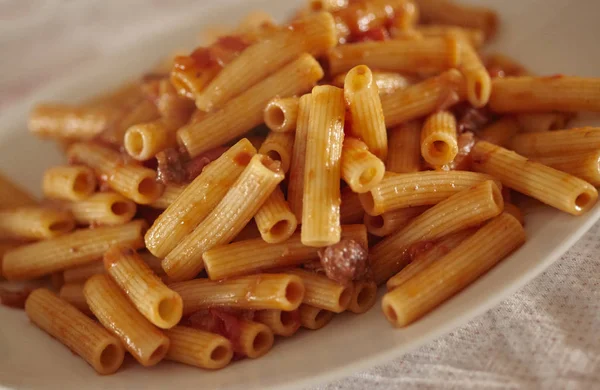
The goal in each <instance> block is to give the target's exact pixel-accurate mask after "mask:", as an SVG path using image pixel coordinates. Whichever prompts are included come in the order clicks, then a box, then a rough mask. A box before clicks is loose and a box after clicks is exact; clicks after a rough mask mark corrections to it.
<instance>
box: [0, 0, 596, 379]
mask: <svg viewBox="0 0 600 390" xmlns="http://www.w3.org/2000/svg"><path fill="white" fill-rule="evenodd" d="M201 4H202V1H200V0H195V1H194V0H172V1H164V0H163V1H161V0H144V1H142V0H129V1H119V0H86V1H75V0H70V1H68V0H64V1H61V0H3V1H2V0H0V115H1V114H2V111H3V110H7V109H9V107H10V105H11V104H15V103H18V101H19V100H21V99H24V98H26V97H27V96H28V95H29V94H31V93H32V92H34V91H35V90H36V89H37V88H40V87H42V86H43V85H44V84H45V83H47V82H48V81H51V80H53V79H55V78H57V77H59V76H62V75H65V74H67V73H68V72H69V70H70V69H71V68H72V67H75V66H77V65H80V64H85V63H86V62H87V61H93V59H94V58H97V57H98V56H101V55H103V54H105V53H110V52H113V51H115V50H117V49H119V48H122V47H126V46H127V45H131V44H134V43H135V42H136V41H137V40H138V39H140V37H143V36H145V35H147V34H153V33H155V32H156V31H158V30H160V29H163V28H168V26H169V24H170V23H173V22H174V21H176V20H177V19H178V18H180V17H181V16H183V15H184V14H186V13H188V12H189V8H188V7H194V8H196V9H198V7H200V6H201ZM174 5H176V6H174ZM158 17H159V18H160V23H158V22H157V18H158ZM599 232H600V224H597V225H596V226H595V227H594V228H592V229H591V230H590V231H589V232H588V233H587V234H586V235H585V237H583V238H582V239H581V240H580V241H579V242H578V243H577V244H576V245H575V246H574V247H573V248H571V249H570V250H569V251H568V252H567V253H566V254H565V255H564V256H563V257H562V258H561V259H560V260H559V261H557V262H556V263H555V264H554V265H553V266H551V267H550V268H549V269H548V270H547V271H546V272H544V273H543V274H542V275H540V276H539V277H538V278H536V279H535V280H534V281H532V282H531V283H529V284H528V285H527V286H526V287H524V288H523V289H521V290H520V291H519V292H517V293H516V294H514V295H513V296H511V297H510V298H508V299H507V300H505V301H504V302H503V303H502V304H501V305H500V306H498V307H497V308H495V309H493V310H491V311H489V312H488V313H486V314H484V315H482V316H480V317H478V318H476V319H474V320H473V321H471V322H470V323H468V324H467V325H466V326H464V327H462V328H460V329H457V330H455V331H453V332H451V333H450V334H448V335H446V336H444V337H441V338H440V339H438V340H436V341H434V342H432V343H430V344H428V345H426V346H424V347H422V348H420V349H418V350H417V351H415V352H413V353H410V354H408V355H405V356H404V357H402V358H400V359H397V360H394V361H390V362H389V363H387V364H385V365H383V366H380V367H376V368H373V369H371V370H368V371H365V372H357V373H356V374H354V375H353V376H351V377H347V378H343V379H340V380H338V381H335V382H333V383H330V384H322V385H320V386H316V387H313V388H312V389H313V390H317V389H319V390H325V389H357V390H358V389H361V390H362V389H397V388H403V389H404V388H406V389H410V388H444V389H451V388H452V389H453V388H456V389H467V388H475V389H496V388H498V389H506V388H557V389H566V388H568V389H592V388H600V336H599V335H598V332H599V331H600V261H599V258H600V237H599Z"/></svg>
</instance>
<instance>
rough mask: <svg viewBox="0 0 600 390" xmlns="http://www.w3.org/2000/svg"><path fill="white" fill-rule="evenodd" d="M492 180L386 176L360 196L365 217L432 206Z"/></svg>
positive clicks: (444, 174)
mask: <svg viewBox="0 0 600 390" xmlns="http://www.w3.org/2000/svg"><path fill="white" fill-rule="evenodd" d="M486 180H493V178H492V176H490V175H486V174H483V175H482V174H480V173H477V172H468V171H427V172H417V173H387V174H386V175H385V177H384V178H383V180H382V181H381V182H380V183H379V184H378V185H377V186H375V188H372V189H371V191H369V192H366V193H364V194H360V195H359V198H360V201H361V203H362V205H363V208H364V209H365V211H366V212H367V214H369V215H381V214H383V213H385V212H389V211H394V210H399V209H402V208H407V207H416V206H427V205H433V204H436V203H439V202H441V201H443V200H444V199H447V198H448V197H450V196H452V195H454V194H456V193H458V192H460V191H463V190H465V189H467V188H470V187H472V186H474V185H476V184H478V183H481V182H484V181H486Z"/></svg>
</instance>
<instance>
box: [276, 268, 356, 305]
mask: <svg viewBox="0 0 600 390" xmlns="http://www.w3.org/2000/svg"><path fill="white" fill-rule="evenodd" d="M287 272H288V273H289V274H291V275H295V276H298V277H300V279H301V280H302V283H303V284H304V289H305V292H304V298H303V299H302V303H304V304H306V305H311V306H314V307H318V308H321V309H325V310H329V311H332V312H334V313H341V312H343V311H344V310H346V309H347V308H348V305H349V304H350V300H351V299H352V285H350V286H344V285H341V284H339V283H337V282H334V281H333V280H331V279H329V278H328V277H327V276H325V275H322V274H317V273H314V272H310V271H305V270H301V269H293V270H289V271H287Z"/></svg>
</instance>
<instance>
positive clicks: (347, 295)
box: [338, 288, 352, 308]
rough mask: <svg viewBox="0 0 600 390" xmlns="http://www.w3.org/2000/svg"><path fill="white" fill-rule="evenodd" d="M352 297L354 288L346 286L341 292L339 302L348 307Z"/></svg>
mask: <svg viewBox="0 0 600 390" xmlns="http://www.w3.org/2000/svg"><path fill="white" fill-rule="evenodd" d="M350 299H352V290H351V289H350V288H345V289H344V291H342V293H341V294H340V298H339V300H338V304H339V305H340V306H341V307H343V308H346V307H348V305H349V304H350Z"/></svg>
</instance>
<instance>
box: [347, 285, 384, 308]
mask: <svg viewBox="0 0 600 390" xmlns="http://www.w3.org/2000/svg"><path fill="white" fill-rule="evenodd" d="M376 301H377V283H375V282H374V281H372V280H358V281H355V282H353V283H352V298H351V299H350V304H349V305H348V311H351V312H352V313H357V314H362V313H365V312H367V311H369V309H370V308H372V307H373V306H374V305H375V302H376Z"/></svg>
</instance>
